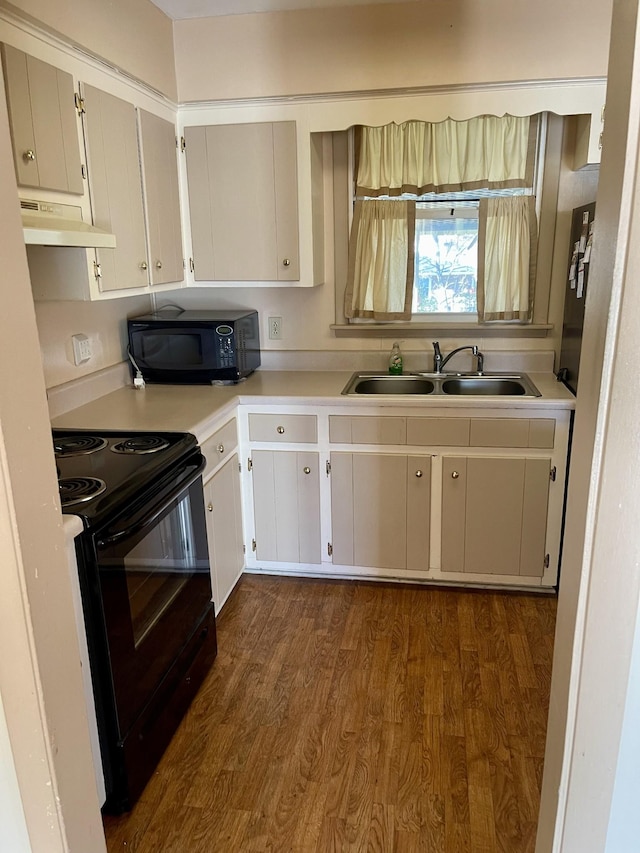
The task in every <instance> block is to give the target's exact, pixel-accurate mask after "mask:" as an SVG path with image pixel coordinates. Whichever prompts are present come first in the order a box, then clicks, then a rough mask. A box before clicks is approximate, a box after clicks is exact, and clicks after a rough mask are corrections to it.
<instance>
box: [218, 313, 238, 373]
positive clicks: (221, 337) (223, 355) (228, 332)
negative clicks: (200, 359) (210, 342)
mask: <svg viewBox="0 0 640 853" xmlns="http://www.w3.org/2000/svg"><path fill="white" fill-rule="evenodd" d="M216 335H217V337H216V350H217V352H216V356H217V359H216V360H217V363H218V367H234V366H235V347H234V341H233V327H232V326H229V325H227V324H221V325H220V326H216Z"/></svg>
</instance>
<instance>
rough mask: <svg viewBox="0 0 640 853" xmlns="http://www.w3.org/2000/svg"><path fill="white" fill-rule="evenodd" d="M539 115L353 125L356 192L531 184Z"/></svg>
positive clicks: (375, 193)
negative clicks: (355, 155)
mask: <svg viewBox="0 0 640 853" xmlns="http://www.w3.org/2000/svg"><path fill="white" fill-rule="evenodd" d="M536 132H537V116H522V117H521V116H511V115H505V116H477V117H476V118H471V119H468V120H466V121H454V120H453V119H446V120H445V121H442V122H438V123H436V124H432V123H429V122H423V121H407V122H404V123H403V124H387V125H384V126H382V127H366V126H360V127H358V128H357V135H358V137H359V144H358V145H357V151H358V166H357V181H356V193H357V195H358V196H373V197H376V196H380V195H387V196H394V195H401V194H403V193H412V194H414V195H423V194H424V193H427V192H439V193H441V192H454V191H461V190H473V189H479V188H482V189H502V188H509V187H531V186H532V184H533V162H534V154H535V137H536Z"/></svg>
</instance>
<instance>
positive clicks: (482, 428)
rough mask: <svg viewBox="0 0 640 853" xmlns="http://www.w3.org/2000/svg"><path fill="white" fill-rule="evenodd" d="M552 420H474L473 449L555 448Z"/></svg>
mask: <svg viewBox="0 0 640 853" xmlns="http://www.w3.org/2000/svg"><path fill="white" fill-rule="evenodd" d="M554 433H555V421H554V420H553V419H552V418H540V419H538V418H536V419H535V420H534V419H532V420H529V419H528V418H522V419H519V418H473V419H472V421H471V432H470V441H469V444H470V445H471V447H540V448H551V447H553V440H554Z"/></svg>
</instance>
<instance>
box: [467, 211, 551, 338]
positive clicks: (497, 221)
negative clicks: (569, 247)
mask: <svg viewBox="0 0 640 853" xmlns="http://www.w3.org/2000/svg"><path fill="white" fill-rule="evenodd" d="M479 220H480V221H479V239H478V319H479V320H480V321H487V320H519V321H520V322H522V323H526V322H529V321H530V320H531V313H532V306H533V287H532V282H533V280H534V276H535V264H536V243H537V240H536V231H537V229H536V216H535V206H534V199H533V197H532V196H515V197H511V198H490V199H482V200H481V201H480V210H479Z"/></svg>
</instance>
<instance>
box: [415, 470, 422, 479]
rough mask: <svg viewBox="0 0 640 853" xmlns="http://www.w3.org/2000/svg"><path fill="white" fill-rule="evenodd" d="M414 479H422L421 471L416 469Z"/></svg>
mask: <svg viewBox="0 0 640 853" xmlns="http://www.w3.org/2000/svg"><path fill="white" fill-rule="evenodd" d="M416 477H417V478H418V479H420V477H422V471H421V470H420V469H419V468H418V470H417V471H416Z"/></svg>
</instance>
